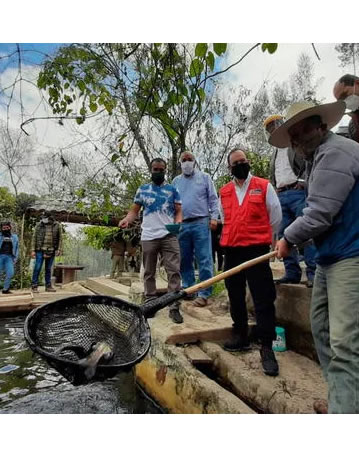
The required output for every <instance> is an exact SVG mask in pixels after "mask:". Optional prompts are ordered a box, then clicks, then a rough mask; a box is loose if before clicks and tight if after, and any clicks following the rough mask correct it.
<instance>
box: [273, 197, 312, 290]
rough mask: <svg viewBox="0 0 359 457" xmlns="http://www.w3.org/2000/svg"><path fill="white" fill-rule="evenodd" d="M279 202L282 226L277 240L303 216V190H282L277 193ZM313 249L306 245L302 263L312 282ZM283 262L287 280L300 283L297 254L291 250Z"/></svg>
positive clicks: (300, 272)
mask: <svg viewBox="0 0 359 457" xmlns="http://www.w3.org/2000/svg"><path fill="white" fill-rule="evenodd" d="M278 197H279V201H280V204H281V207H282V215H283V218H282V224H281V228H280V231H279V238H282V237H283V233H284V230H285V229H286V228H287V227H288V225H290V224H291V223H292V222H293V221H295V219H296V218H297V217H299V216H301V215H302V214H303V209H304V208H305V191H304V190H295V189H293V190H291V189H290V190H284V191H283V192H279V193H278ZM315 252H316V250H315V247H314V245H308V246H305V248H304V261H305V264H306V274H307V278H308V279H309V280H311V281H313V278H314V274H315V267H316V264H315V261H314V257H315ZM283 260H284V266H285V275H286V277H287V278H288V279H291V280H293V281H298V282H299V281H300V279H301V277H302V270H301V268H300V265H299V261H298V253H297V250H296V249H292V250H291V253H290V255H289V256H288V257H286V258H285V259H283Z"/></svg>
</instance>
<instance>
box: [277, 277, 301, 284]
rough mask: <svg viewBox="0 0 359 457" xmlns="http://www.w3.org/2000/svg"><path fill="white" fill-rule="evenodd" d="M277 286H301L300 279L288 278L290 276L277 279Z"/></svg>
mask: <svg viewBox="0 0 359 457" xmlns="http://www.w3.org/2000/svg"><path fill="white" fill-rule="evenodd" d="M274 282H275V284H299V283H300V279H294V278H288V276H283V277H282V278H279V279H275V280H274Z"/></svg>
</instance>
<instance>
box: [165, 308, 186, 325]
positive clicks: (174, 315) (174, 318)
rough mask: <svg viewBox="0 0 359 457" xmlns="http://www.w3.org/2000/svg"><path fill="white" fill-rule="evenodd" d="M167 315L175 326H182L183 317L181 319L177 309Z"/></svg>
mask: <svg viewBox="0 0 359 457" xmlns="http://www.w3.org/2000/svg"><path fill="white" fill-rule="evenodd" d="M168 315H169V318H170V319H172V322H174V323H175V324H182V322H183V317H182V315H181V313H180V311H179V309H177V308H173V309H170V312H169V314H168Z"/></svg>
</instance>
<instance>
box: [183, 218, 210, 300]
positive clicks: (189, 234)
mask: <svg viewBox="0 0 359 457" xmlns="http://www.w3.org/2000/svg"><path fill="white" fill-rule="evenodd" d="M208 224H209V219H208V218H207V217H206V218H203V219H201V220H200V221H194V222H185V223H183V224H182V227H181V231H180V234H179V244H180V248H181V276H182V285H183V287H184V288H185V289H186V288H187V287H191V286H193V285H194V283H195V276H194V258H196V263H197V265H198V270H199V279H200V281H205V280H206V279H209V278H211V277H212V276H213V259H212V240H211V230H210V228H209V225H208ZM211 293H212V287H208V288H207V289H204V290H201V291H200V292H199V293H198V296H199V297H203V298H208V297H209V296H210V295H211Z"/></svg>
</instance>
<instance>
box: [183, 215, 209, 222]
mask: <svg viewBox="0 0 359 457" xmlns="http://www.w3.org/2000/svg"><path fill="white" fill-rule="evenodd" d="M205 217H208V216H198V217H188V218H187V219H184V220H183V221H182V222H195V221H199V220H200V219H204V218H205Z"/></svg>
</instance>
